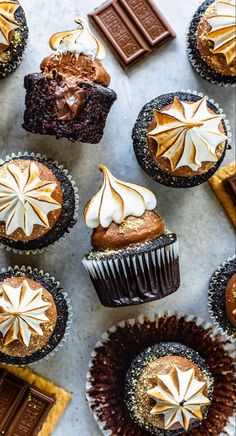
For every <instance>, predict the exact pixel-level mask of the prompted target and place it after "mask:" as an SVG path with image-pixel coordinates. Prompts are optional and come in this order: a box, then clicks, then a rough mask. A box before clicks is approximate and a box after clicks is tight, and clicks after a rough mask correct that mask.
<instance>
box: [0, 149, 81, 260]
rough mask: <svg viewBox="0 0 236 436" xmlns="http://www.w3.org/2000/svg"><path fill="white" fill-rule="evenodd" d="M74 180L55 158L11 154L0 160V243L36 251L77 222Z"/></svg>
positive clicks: (52, 241)
mask: <svg viewBox="0 0 236 436" xmlns="http://www.w3.org/2000/svg"><path fill="white" fill-rule="evenodd" d="M77 207H78V198H77V194H76V188H74V182H73V181H71V177H70V176H68V174H67V171H65V170H64V169H63V167H62V166H60V167H59V166H58V165H57V163H56V162H53V161H51V160H47V159H46V158H45V157H41V156H40V155H33V154H32V155H28V154H27V153H26V154H24V155H22V154H19V155H18V156H15V155H12V157H7V158H6V160H5V161H1V162H0V244H1V245H2V246H3V247H6V248H7V249H12V250H14V251H17V252H20V253H23V252H24V253H26V254H29V253H36V252H37V251H38V250H42V249H43V248H45V247H48V246H49V245H51V244H53V243H54V242H56V241H58V240H59V239H60V238H61V237H62V236H63V235H64V234H65V233H68V232H69V229H70V228H71V227H73V226H74V224H75V223H76V216H77Z"/></svg>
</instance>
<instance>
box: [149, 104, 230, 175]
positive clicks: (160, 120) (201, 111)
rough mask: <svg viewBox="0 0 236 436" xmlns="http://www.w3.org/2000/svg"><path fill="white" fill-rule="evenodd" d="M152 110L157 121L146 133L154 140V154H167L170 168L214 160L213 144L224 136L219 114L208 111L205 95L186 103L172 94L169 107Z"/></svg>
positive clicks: (194, 168)
mask: <svg viewBox="0 0 236 436" xmlns="http://www.w3.org/2000/svg"><path fill="white" fill-rule="evenodd" d="M153 113H154V117H155V121H156V123H157V125H156V127H155V128H154V129H153V130H152V131H150V132H149V133H148V136H149V137H150V138H153V139H154V140H155V141H156V142H157V151H156V157H166V158H168V159H169V161H170V163H171V167H172V170H173V171H174V170H176V169H177V168H180V167H182V166H185V165H186V166H188V167H190V168H191V169H192V170H193V171H197V170H198V169H199V168H200V167H201V165H202V163H203V162H217V161H218V158H217V155H216V148H217V146H218V145H219V144H221V143H223V142H225V141H226V140H227V136H226V135H225V134H224V133H222V132H221V131H220V127H219V126H220V122H221V121H222V119H223V115H221V114H220V115H219V114H215V113H212V112H210V111H209V109H208V107H207V99H206V97H204V98H202V99H200V100H198V101H196V102H191V103H189V102H184V101H181V100H180V99H179V97H177V96H175V98H174V101H173V103H172V105H171V107H170V109H167V110H164V111H162V112H161V111H159V110H155V109H154V111H153Z"/></svg>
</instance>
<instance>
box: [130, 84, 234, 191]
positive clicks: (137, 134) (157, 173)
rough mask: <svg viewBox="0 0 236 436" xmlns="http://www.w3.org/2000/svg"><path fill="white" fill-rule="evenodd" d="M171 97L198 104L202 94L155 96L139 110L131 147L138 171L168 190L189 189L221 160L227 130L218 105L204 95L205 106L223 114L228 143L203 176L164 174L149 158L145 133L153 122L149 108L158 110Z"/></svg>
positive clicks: (192, 92) (190, 92) (206, 178)
mask: <svg viewBox="0 0 236 436" xmlns="http://www.w3.org/2000/svg"><path fill="white" fill-rule="evenodd" d="M175 96H177V97H179V98H180V99H181V100H184V101H198V100H199V99H201V98H203V97H204V94H203V93H201V92H197V91H192V90H190V89H187V90H182V91H178V92H172V93H169V94H163V95H160V96H159V97H157V98H154V99H153V100H151V101H150V102H148V103H147V104H145V106H144V107H143V108H142V110H141V111H140V113H139V115H138V118H137V120H136V122H135V125H134V128H133V133H132V138H133V144H134V152H135V154H136V158H137V160H138V163H139V165H140V166H141V168H142V169H143V170H144V171H145V172H146V174H148V175H149V176H150V177H151V178H152V179H153V180H155V181H156V182H158V183H161V184H162V185H166V186H169V187H171V188H191V187H194V186H198V185H200V184H202V183H204V182H206V181H207V180H208V179H209V178H210V177H211V176H212V175H213V174H214V173H215V172H216V170H217V169H218V168H219V166H220V165H221V163H222V162H223V160H224V157H225V153H226V150H227V148H229V146H230V144H231V137H232V134H231V131H230V130H231V128H230V124H229V121H228V120H227V118H226V115H225V114H224V111H223V109H222V108H220V106H219V104H218V103H215V101H214V100H213V99H212V98H210V97H208V96H207V95H206V96H205V97H206V98H207V105H208V107H209V108H210V109H212V110H213V111H214V112H215V113H217V114H222V115H223V114H224V115H223V117H222V118H223V119H222V125H223V128H224V133H225V135H226V136H227V137H228V140H227V141H226V146H225V150H224V152H223V154H222V156H221V158H220V159H219V160H218V161H217V162H216V163H215V164H214V166H213V167H212V168H210V169H209V170H208V171H207V172H205V173H203V174H197V175H194V176H189V177H184V176H175V175H174V174H171V173H169V172H168V171H164V170H163V169H161V168H159V167H158V166H157V165H156V164H155V162H154V160H153V158H152V156H151V153H150V150H149V147H148V140H147V131H148V127H149V126H150V124H151V122H152V120H153V109H157V110H161V109H162V108H163V107H164V106H166V105H169V104H171V103H172V102H173V100H174V97H175Z"/></svg>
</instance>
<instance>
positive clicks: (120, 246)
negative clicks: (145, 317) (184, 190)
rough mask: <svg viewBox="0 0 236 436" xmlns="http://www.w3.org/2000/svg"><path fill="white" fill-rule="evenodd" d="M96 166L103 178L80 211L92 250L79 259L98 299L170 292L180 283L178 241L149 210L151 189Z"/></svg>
mask: <svg viewBox="0 0 236 436" xmlns="http://www.w3.org/2000/svg"><path fill="white" fill-rule="evenodd" d="M99 169H100V171H101V172H102V173H103V183H102V185H101V187H100V189H99V191H98V193H97V194H96V195H95V196H94V197H93V198H92V199H91V200H90V202H89V203H88V204H87V206H86V207H85V212H84V216H85V223H86V224H87V226H88V227H90V228H93V233H92V238H91V243H92V247H93V250H92V251H90V253H88V254H87V255H86V256H85V257H84V258H83V264H84V266H85V268H86V270H87V271H88V273H89V275H90V277H91V280H92V282H93V285H94V287H95V289H96V291H97V294H98V297H99V299H100V301H101V303H102V304H103V305H104V306H109V307H119V306H126V305H132V304H141V303H147V302H149V301H153V300H158V299H160V298H163V297H166V296H167V295H169V294H172V293H173V292H175V291H176V290H177V289H178V287H179V285H180V276H179V252H178V241H177V236H176V235H175V233H172V232H170V231H168V230H167V229H166V228H165V223H164V220H163V218H162V217H161V216H160V215H159V214H158V213H157V212H156V211H155V210H154V209H155V208H156V204H157V202H156V197H155V195H154V194H153V193H152V192H151V191H149V190H148V189H146V188H144V187H142V186H139V185H135V184H133V183H127V182H123V181H121V180H118V179H116V178H115V177H113V175H112V174H111V173H110V171H109V170H108V169H107V168H106V167H105V166H104V165H101V166H100V167H99Z"/></svg>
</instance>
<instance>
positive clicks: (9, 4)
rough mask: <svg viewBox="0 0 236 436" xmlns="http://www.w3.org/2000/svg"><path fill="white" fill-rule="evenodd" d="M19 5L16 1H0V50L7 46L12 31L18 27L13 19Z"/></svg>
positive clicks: (9, 42) (10, 39)
mask: <svg viewBox="0 0 236 436" xmlns="http://www.w3.org/2000/svg"><path fill="white" fill-rule="evenodd" d="M19 7H20V4H19V3H18V1H0V52H1V51H4V50H5V49H7V48H8V47H9V45H10V44H11V41H12V37H13V34H14V31H15V30H16V29H18V28H19V25H18V23H17V21H16V20H15V12H16V11H17V9H18V8H19Z"/></svg>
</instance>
